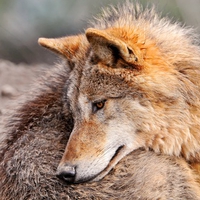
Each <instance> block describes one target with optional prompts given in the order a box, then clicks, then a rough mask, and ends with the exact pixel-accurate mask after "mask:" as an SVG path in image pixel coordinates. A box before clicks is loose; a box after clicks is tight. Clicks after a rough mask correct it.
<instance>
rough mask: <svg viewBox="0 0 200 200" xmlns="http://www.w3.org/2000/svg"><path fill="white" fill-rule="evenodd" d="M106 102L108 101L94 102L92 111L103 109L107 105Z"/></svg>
mask: <svg viewBox="0 0 200 200" xmlns="http://www.w3.org/2000/svg"><path fill="white" fill-rule="evenodd" d="M105 102H106V100H103V101H99V102H95V103H93V104H92V111H93V112H96V111H98V110H100V109H102V108H103V107H104V105H105Z"/></svg>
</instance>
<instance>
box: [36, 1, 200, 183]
mask: <svg viewBox="0 0 200 200" xmlns="http://www.w3.org/2000/svg"><path fill="white" fill-rule="evenodd" d="M94 24H96V25H92V28H89V29H87V30H86V32H85V34H82V35H78V36H70V37H64V38H58V39H44V38H43V39H40V40H39V43H40V44H41V45H42V46H44V47H47V48H49V49H51V50H53V51H55V52H57V53H59V54H61V55H62V56H64V57H65V58H66V59H67V60H68V63H69V67H70V77H73V78H72V79H71V82H70V84H69V86H68V88H67V90H68V93H67V94H65V96H66V97H67V99H68V100H69V102H71V103H70V104H71V112H72V115H73V117H74V129H73V131H72V133H71V136H70V139H69V141H68V144H67V147H66V150H65V153H64V155H63V158H62V160H61V163H60V165H59V167H58V174H59V176H60V175H61V174H65V175H64V176H65V177H64V179H66V180H71V182H82V181H87V180H91V179H92V178H91V177H95V179H94V180H98V175H99V174H101V175H102V174H103V175H102V176H101V177H99V178H102V177H103V176H104V175H106V174H107V173H108V172H109V170H110V169H111V168H113V167H114V166H115V165H116V163H117V162H118V161H120V160H121V159H122V158H123V157H124V156H126V155H127V154H128V153H130V152H132V151H134V150H135V149H138V148H140V147H144V148H146V149H149V148H151V149H153V150H154V151H155V152H158V153H164V154H167V155H175V156H178V157H179V156H183V157H184V158H185V160H187V161H188V162H189V163H190V164H192V165H193V163H195V166H196V163H197V166H198V163H199V162H200V133H199V130H200V91H199V90H200V81H199V80H200V56H199V55H200V48H199V46H198V45H197V44H196V42H195V41H196V38H195V36H194V34H193V31H192V30H190V29H186V28H183V27H182V26H181V25H179V24H177V23H176V24H172V23H171V22H170V21H169V20H168V19H165V18H160V17H159V16H158V15H157V14H156V13H155V11H154V9H146V10H144V11H143V9H142V8H141V6H139V5H138V4H137V5H136V6H134V5H133V4H131V3H126V4H125V5H123V6H121V7H118V8H117V9H114V8H111V9H110V10H108V11H107V12H105V14H104V16H103V17H102V18H100V19H98V20H97V21H96V22H95V23H94ZM66 67H67V66H66ZM80 74H81V75H80ZM102 100H106V101H105V102H104V106H103V107H102V109H98V110H97V111H96V112H93V105H94V104H95V103H96V102H101V101H102ZM120 147H123V148H122V149H121V150H120V151H119V153H117V154H116V152H117V151H118V149H120ZM113 156H114V158H113ZM108 166H109V170H108ZM67 169H72V170H71V171H67ZM104 170H107V171H106V172H105V171H104ZM72 171H73V178H71V176H72V173H71V172H72ZM104 172H105V173H104ZM67 174H68V175H69V176H70V177H69V179H68V178H67V177H66V176H68V175H67Z"/></svg>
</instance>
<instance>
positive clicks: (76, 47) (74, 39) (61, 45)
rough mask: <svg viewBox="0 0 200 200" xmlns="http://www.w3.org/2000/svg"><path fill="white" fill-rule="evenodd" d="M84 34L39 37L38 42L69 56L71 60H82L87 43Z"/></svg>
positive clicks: (64, 55)
mask: <svg viewBox="0 0 200 200" xmlns="http://www.w3.org/2000/svg"><path fill="white" fill-rule="evenodd" d="M84 41H86V40H85V37H84V35H77V36H68V37H62V38H39V39H38V43H39V44H40V45H41V46H43V47H45V48H47V49H49V50H51V51H53V52H55V53H58V54H59V55H61V56H63V57H65V58H67V60H68V61H69V62H72V63H73V62H82V61H83V57H84V53H85V49H86V47H87V44H85V43H84Z"/></svg>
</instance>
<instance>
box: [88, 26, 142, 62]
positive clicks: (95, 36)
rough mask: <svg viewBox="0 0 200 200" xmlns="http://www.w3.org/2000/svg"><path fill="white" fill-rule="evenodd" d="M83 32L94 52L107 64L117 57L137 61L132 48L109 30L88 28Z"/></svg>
mask: <svg viewBox="0 0 200 200" xmlns="http://www.w3.org/2000/svg"><path fill="white" fill-rule="evenodd" d="M85 34H86V37H87V39H88V41H89V43H90V45H91V47H92V49H93V50H94V52H95V54H96V55H97V56H98V57H99V58H100V59H101V60H103V61H106V62H107V63H108V64H113V60H116V59H118V58H122V59H124V60H125V61H126V62H128V63H133V64H136V63H137V61H138V58H137V56H136V55H135V53H134V51H133V49H132V48H131V47H129V46H128V45H127V44H126V43H125V42H123V41H122V40H120V39H119V38H117V37H115V36H114V35H112V34H111V33H110V32H109V31H107V30H98V29H94V28H89V29H87V30H86V32H85Z"/></svg>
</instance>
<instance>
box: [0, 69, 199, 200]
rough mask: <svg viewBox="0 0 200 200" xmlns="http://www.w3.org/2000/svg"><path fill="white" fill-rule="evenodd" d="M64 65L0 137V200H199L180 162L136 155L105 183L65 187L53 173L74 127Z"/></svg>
mask: <svg viewBox="0 0 200 200" xmlns="http://www.w3.org/2000/svg"><path fill="white" fill-rule="evenodd" d="M68 76H69V73H68V72H67V70H66V69H65V66H64V65H63V66H60V67H58V66H57V67H56V69H52V70H51V71H50V72H49V74H48V75H46V78H45V79H43V80H42V81H41V82H39V83H38V84H36V85H35V86H34V88H33V89H32V91H31V93H29V94H26V99H25V100H23V103H21V104H22V105H20V106H19V108H18V109H17V111H16V112H15V113H14V116H13V117H12V118H8V120H9V123H8V124H9V127H7V129H4V133H1V142H0V153H1V156H0V197H1V198H0V199H1V200H11V199H12V200H19V199H20V200H22V199H30V200H42V199H55V200H58V199H136V200H137V199H138V200H139V199H140V200H141V199H142V200H143V199H180V200H182V199H199V197H200V194H199V188H198V185H197V183H196V181H195V175H194V174H193V172H192V170H191V169H190V168H189V166H188V165H187V163H186V162H185V161H184V159H178V158H176V157H173V156H169V157H168V156H163V155H156V154H155V153H153V152H146V151H145V150H141V149H139V150H137V151H134V152H132V153H131V154H130V155H128V156H126V157H125V158H124V159H123V160H121V161H120V163H118V165H117V166H116V167H115V169H114V170H113V171H112V172H111V173H110V174H108V175H107V176H106V177H105V178H104V179H103V180H101V181H98V182H93V183H83V184H75V185H67V184H65V183H63V182H62V181H60V180H59V179H58V178H57V177H56V176H55V173H56V168H57V166H58V163H59V162H60V159H61V157H62V154H63V152H64V148H65V146H66V143H67V140H68V137H69V134H70V132H71V130H72V127H73V120H72V118H71V114H70V113H68V112H67V108H66V109H65V112H63V102H62V97H63V87H65V81H66V80H67V79H68Z"/></svg>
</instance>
